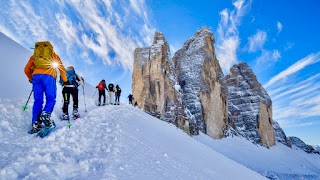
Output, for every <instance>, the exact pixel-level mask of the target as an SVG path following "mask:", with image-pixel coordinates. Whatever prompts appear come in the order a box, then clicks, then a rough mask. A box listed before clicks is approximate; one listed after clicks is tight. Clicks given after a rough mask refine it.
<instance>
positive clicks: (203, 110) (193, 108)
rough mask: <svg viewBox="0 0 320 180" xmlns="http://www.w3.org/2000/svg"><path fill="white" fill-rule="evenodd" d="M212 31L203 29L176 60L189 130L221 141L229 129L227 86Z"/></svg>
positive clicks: (174, 59) (179, 52) (178, 52)
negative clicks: (217, 57)
mask: <svg viewBox="0 0 320 180" xmlns="http://www.w3.org/2000/svg"><path fill="white" fill-rule="evenodd" d="M214 42H215V40H214V37H213V34H212V32H211V31H210V30H209V29H208V28H206V27H203V28H201V29H199V30H198V31H197V32H196V33H195V35H194V37H192V38H190V39H189V40H187V41H186V42H185V43H184V45H183V47H182V48H181V49H180V50H179V51H177V52H176V53H175V55H174V57H173V62H174V63H175V67H176V73H177V80H178V83H179V85H180V86H181V89H182V91H181V92H182V94H183V98H182V100H183V104H184V105H185V110H186V112H187V113H188V116H187V117H188V119H189V121H190V129H191V130H195V131H196V132H197V131H199V130H200V131H202V132H204V133H206V134H208V135H209V136H211V137H213V138H222V137H223V135H224V131H225V130H226V127H227V119H228V106H227V86H226V82H225V80H224V75H223V72H222V70H221V67H220V65H219V62H218V60H217V59H216V54H215V50H214V46H213V44H214Z"/></svg>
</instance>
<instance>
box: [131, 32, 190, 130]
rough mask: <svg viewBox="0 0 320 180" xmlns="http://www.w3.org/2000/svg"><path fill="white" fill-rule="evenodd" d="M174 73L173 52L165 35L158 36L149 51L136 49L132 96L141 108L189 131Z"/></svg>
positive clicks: (156, 34)
mask: <svg viewBox="0 0 320 180" xmlns="http://www.w3.org/2000/svg"><path fill="white" fill-rule="evenodd" d="M174 73H175V70H174V64H173V62H172V60H171V59H170V48H169V45H168V43H167V41H166V40H165V38H164V36H163V34H162V33H160V32H156V33H155V35H154V40H153V44H152V45H151V46H150V47H145V48H137V49H135V51H134V66H133V75H132V82H133V83H132V92H133V97H134V98H135V101H136V102H137V103H138V107H139V108H143V109H144V110H145V111H146V112H148V113H149V114H151V115H153V116H155V117H158V118H160V119H162V120H164V121H167V122H170V123H173V124H175V125H177V126H179V127H180V128H182V129H186V130H187V131H189V130H188V121H187V120H186V118H185V115H184V111H183V109H184V108H183V105H182V103H181V102H182V101H181V95H180V93H179V91H178V90H176V88H177V87H178V85H177V84H176V82H177V81H176V79H175V74H174Z"/></svg>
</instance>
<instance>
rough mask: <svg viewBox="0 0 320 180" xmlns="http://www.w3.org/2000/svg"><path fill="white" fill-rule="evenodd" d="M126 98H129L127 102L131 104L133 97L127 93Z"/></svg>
mask: <svg viewBox="0 0 320 180" xmlns="http://www.w3.org/2000/svg"><path fill="white" fill-rule="evenodd" d="M128 98H129V104H131V105H133V104H132V100H133V99H134V98H133V96H132V94H129V96H128Z"/></svg>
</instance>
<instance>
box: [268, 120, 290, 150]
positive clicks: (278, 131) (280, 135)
mask: <svg viewBox="0 0 320 180" xmlns="http://www.w3.org/2000/svg"><path fill="white" fill-rule="evenodd" d="M272 126H273V129H274V132H275V135H276V141H277V142H280V143H282V144H284V145H286V146H288V147H291V141H290V139H289V138H288V137H287V136H286V134H285V133H284V131H283V130H282V128H281V127H280V125H279V123H278V122H276V121H272Z"/></svg>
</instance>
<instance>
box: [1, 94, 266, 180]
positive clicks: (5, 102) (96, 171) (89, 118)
mask: <svg viewBox="0 0 320 180" xmlns="http://www.w3.org/2000/svg"><path fill="white" fill-rule="evenodd" d="M80 99H81V97H79V100H80ZM86 101H87V104H92V105H91V106H90V105H89V107H88V112H87V113H85V112H84V109H83V107H81V106H80V108H79V110H80V111H79V112H80V114H81V118H80V119H78V120H71V124H72V125H71V127H70V129H69V128H68V126H67V124H68V122H67V121H60V120H59V118H58V117H59V116H60V115H61V112H60V111H61V108H60V107H59V104H60V103H57V104H56V107H55V110H54V112H53V114H52V119H54V120H55V122H56V125H57V127H56V129H55V131H53V132H52V133H51V134H50V135H49V136H48V137H45V138H39V137H36V135H29V134H27V131H28V130H29V128H30V123H31V120H30V119H31V111H32V102H30V103H29V109H27V110H26V111H22V109H21V105H23V104H24V100H22V99H17V100H13V99H0V120H1V121H0V139H1V141H0V147H1V149H0V159H1V161H0V177H1V178H0V179H208V178H209V179H211V178H213V177H215V178H217V179H232V178H235V177H246V178H247V179H248V178H249V179H262V178H263V177H261V176H260V175H258V174H256V173H254V172H253V171H251V170H249V169H247V168H245V167H244V166H242V165H240V164H237V163H235V162H233V161H231V160H229V159H228V158H225V157H224V156H222V155H221V154H219V153H216V152H213V151H212V150H211V149H210V148H208V147H206V146H204V145H203V144H201V143H199V142H197V141H196V140H194V139H192V138H190V137H189V136H188V135H187V134H185V133H184V132H182V131H181V130H180V129H177V128H176V127H175V126H174V125H171V124H168V123H166V122H163V121H160V120H157V119H155V118H153V117H151V116H150V115H147V114H145V113H144V112H142V111H141V110H139V109H137V108H135V107H132V106H129V105H120V106H114V105H107V106H101V107H96V106H94V100H93V99H90V98H87V99H86ZM57 102H59V99H58V100H57ZM70 106H71V105H70ZM217 162H219V163H217ZM228 169H229V170H230V169H233V174H229V173H227V171H228Z"/></svg>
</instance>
